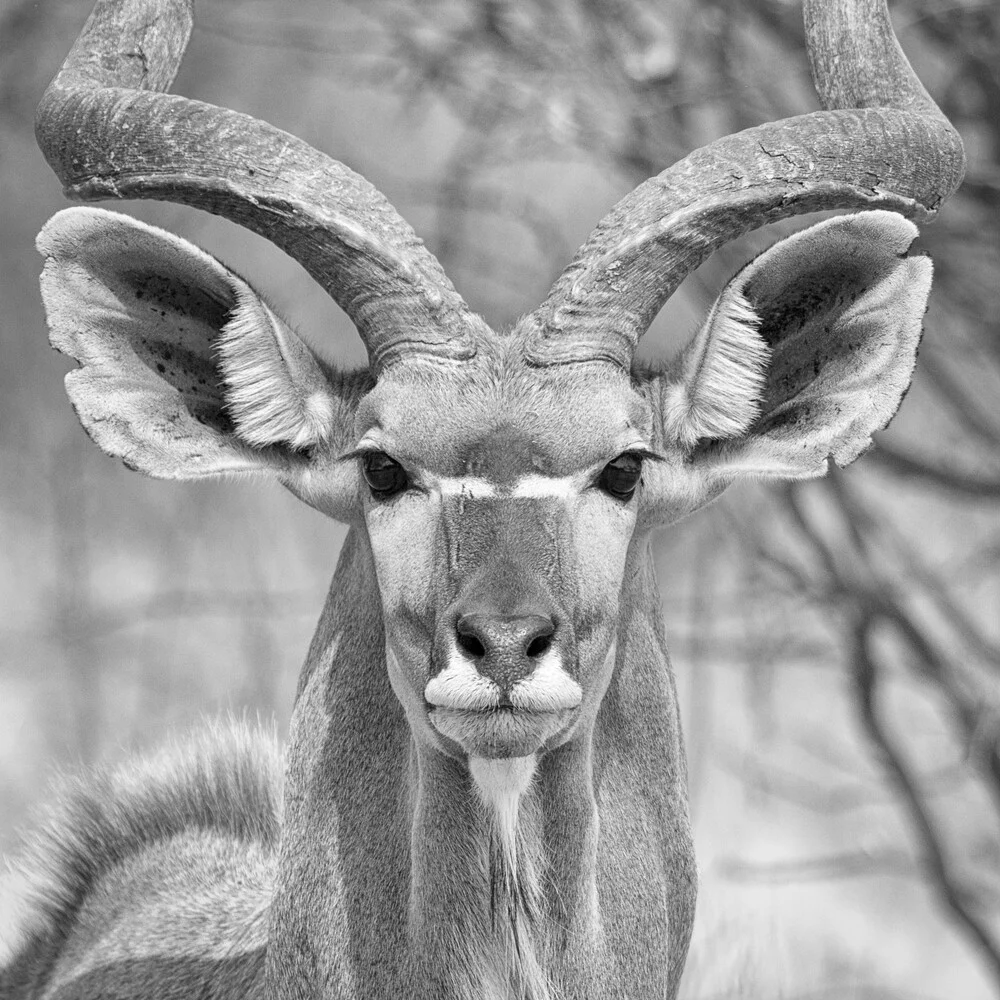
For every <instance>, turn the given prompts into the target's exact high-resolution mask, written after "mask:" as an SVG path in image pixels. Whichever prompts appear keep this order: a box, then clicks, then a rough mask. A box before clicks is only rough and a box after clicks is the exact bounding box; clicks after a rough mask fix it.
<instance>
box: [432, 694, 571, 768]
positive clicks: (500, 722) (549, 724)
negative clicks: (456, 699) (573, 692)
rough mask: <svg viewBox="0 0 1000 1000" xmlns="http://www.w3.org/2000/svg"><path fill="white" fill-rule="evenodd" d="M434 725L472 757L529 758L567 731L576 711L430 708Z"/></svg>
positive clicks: (510, 706)
mask: <svg viewBox="0 0 1000 1000" xmlns="http://www.w3.org/2000/svg"><path fill="white" fill-rule="evenodd" d="M427 707H428V708H429V709H430V721H431V725H433V726H434V728H435V729H436V730H437V731H438V732H439V733H440V734H441V735H442V736H444V737H446V738H447V739H449V740H453V741H454V742H455V743H457V744H458V745H459V746H460V747H462V749H463V750H464V751H465V752H466V753H467V754H468V755H469V756H470V757H489V758H506V757H527V756H528V755H529V754H533V753H536V752H537V751H539V750H541V749H542V748H543V746H544V745H545V743H546V742H548V741H549V740H551V739H552V737H554V736H556V735H558V734H559V733H560V732H561V731H564V730H565V729H567V728H568V727H569V725H570V723H571V722H572V721H573V718H574V717H575V715H576V711H575V710H574V709H561V710H557V711H541V712H534V711H527V710H525V709H520V708H515V707H514V706H512V705H502V706H497V707H493V708H488V709H482V710H469V709H460V708H444V707H441V706H434V705H428V706H427Z"/></svg>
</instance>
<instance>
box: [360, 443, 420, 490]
mask: <svg viewBox="0 0 1000 1000" xmlns="http://www.w3.org/2000/svg"><path fill="white" fill-rule="evenodd" d="M361 470H362V472H363V473H364V476H365V482H366V483H368V486H369V487H370V489H371V491H372V496H373V497H375V498H376V499H378V500H387V499H388V498H389V497H391V496H395V495H396V494H397V493H401V492H402V491H403V490H405V489H406V487H407V485H408V483H409V480H408V479H407V478H406V470H405V469H404V468H403V467H402V466H401V465H400V464H399V462H397V461H396V460H395V459H394V458H390V457H389V456H388V455H387V454H386V453H385V452H384V451H368V452H365V454H364V455H362V457H361Z"/></svg>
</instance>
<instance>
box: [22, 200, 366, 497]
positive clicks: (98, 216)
mask: <svg viewBox="0 0 1000 1000" xmlns="http://www.w3.org/2000/svg"><path fill="white" fill-rule="evenodd" d="M38 249H39V251H40V252H41V253H42V254H43V255H44V257H45V268H44V270H43V272H42V280H41V286H42V298H43V300H44V303H45V312H46V317H47V319H48V324H49V329H50V339H51V342H52V345H53V347H55V348H57V349H58V350H60V351H62V352H63V353H65V354H68V355H70V356H71V357H73V358H75V359H76V360H77V361H78V362H79V363H80V368H79V369H77V370H75V371H72V372H70V373H69V374H68V375H67V376H66V390H67V392H68V393H69V397H70V400H71V401H72V403H73V406H74V408H75V409H76V412H77V415H78V416H79V418H80V421H81V423H82V424H83V426H84V427H85V428H86V430H87V432H88V433H89V434H90V436H91V437H92V438H93V439H94V441H95V442H96V443H97V444H98V445H99V446H100V447H101V448H102V449H103V450H104V451H105V452H107V453H108V454H109V455H113V456H116V457H119V458H121V459H122V460H123V461H124V462H125V464H126V465H128V466H129V467H131V468H135V469H138V470H139V471H141V472H145V473H147V474H149V475H151V476H157V477H160V478H166V479H198V478H202V477H204V476H213V475H218V474H222V473H232V472H272V473H277V474H278V475H279V476H283V477H285V478H288V477H289V476H290V475H293V474H294V472H295V471H296V469H297V468H298V467H300V466H303V465H304V464H305V463H306V462H307V458H306V456H305V454H304V450H305V449H308V448H309V447H311V446H316V445H320V444H323V443H324V442H330V443H331V445H332V446H333V447H337V446H338V440H337V439H339V438H343V442H342V443H343V445H344V449H343V450H346V447H347V439H348V437H349V435H350V434H351V432H352V428H353V409H354V406H355V405H356V401H357V398H356V397H357V395H358V393H357V391H353V390H355V389H356V387H354V386H352V384H351V381H350V380H344V379H339V378H337V377H336V376H335V375H334V374H333V373H332V372H330V371H329V370H328V369H326V368H325V367H324V366H323V365H321V363H320V362H319V361H318V360H317V358H316V357H315V356H314V355H313V353H312V352H311V351H310V350H309V348H308V347H306V345H305V344H304V343H303V342H302V341H301V340H300V339H299V338H298V337H297V336H296V335H295V334H294V333H293V332H292V331H291V330H290V329H289V328H288V327H287V326H286V325H285V324H284V323H283V322H282V321H281V320H280V319H279V318H278V317H277V316H276V315H275V314H274V313H273V312H272V311H271V309H269V308H268V306H267V305H266V304H265V303H264V302H263V301H262V300H261V299H260V297H259V296H258V295H257V294H256V293H255V292H254V291H253V289H252V288H250V286H249V285H248V284H247V283H246V282H245V281H243V279H242V278H240V277H238V276H237V275H235V274H233V272H232V271H230V270H229V269H228V268H226V267H224V266H223V265H222V264H220V263H219V262H218V261H217V260H215V258H214V257H211V256H210V255H209V254H207V253H205V252H203V251H202V250H199V249H198V248H197V247H195V246H193V245H192V244H190V243H188V242H186V241H185V240H182V239H180V238H179V237H177V236H173V235H171V234H170V233H167V232H164V231H163V230H161V229H155V228H154V227H152V226H147V225H145V224H144V223H142V222H138V221H137V220H135V219H131V218H129V217H128V216H125V215H119V214H117V213H114V212H107V211H104V210H102V209H95V208H71V209H66V210H65V211H62V212H59V213H58V214H57V215H55V216H54V217H53V218H52V219H50V220H49V222H48V223H47V224H46V226H45V228H44V229H43V230H42V231H41V233H40V234H39V236H38ZM354 381H355V382H356V381H357V380H354Z"/></svg>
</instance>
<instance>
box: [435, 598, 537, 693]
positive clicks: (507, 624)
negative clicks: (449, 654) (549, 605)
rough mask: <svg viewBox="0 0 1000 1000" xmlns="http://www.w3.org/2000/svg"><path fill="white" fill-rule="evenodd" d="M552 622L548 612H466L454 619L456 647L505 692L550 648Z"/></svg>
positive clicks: (525, 674) (534, 665)
mask: <svg viewBox="0 0 1000 1000" xmlns="http://www.w3.org/2000/svg"><path fill="white" fill-rule="evenodd" d="M555 632H556V626H555V622H554V621H553V620H552V619H551V618H549V617H548V616H547V615H491V614H466V615H462V616H461V617H460V618H459V619H458V621H457V622H456V623H455V638H456V641H457V643H458V648H459V649H461V650H462V651H463V652H464V653H465V655H466V656H467V657H469V659H471V660H472V661H473V663H474V664H475V666H476V669H477V670H478V671H479V672H480V673H481V674H482V675H483V676H484V677H489V678H490V679H491V680H494V681H496V683H497V685H498V686H499V687H500V690H501V691H503V692H504V694H505V695H506V693H507V692H508V691H509V690H510V687H511V685H513V684H514V682H515V681H518V680H520V679H521V678H522V677H528V676H529V675H530V674H531V673H532V672H533V671H534V670H535V668H536V667H537V666H538V660H539V658H540V657H541V656H542V655H543V654H544V653H545V652H546V651H547V650H549V649H550V648H551V646H552V642H553V636H554V635H555Z"/></svg>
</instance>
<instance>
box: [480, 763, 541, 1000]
mask: <svg viewBox="0 0 1000 1000" xmlns="http://www.w3.org/2000/svg"><path fill="white" fill-rule="evenodd" d="M535 764H536V761H535V758H534V757H533V756H531V757H512V758H507V759H503V760H492V759H485V758H481V757H473V758H471V759H470V761H469V770H470V773H471V774H472V780H473V784H474V786H475V789H476V795H477V797H478V798H479V801H480V803H481V805H482V807H483V810H484V812H485V814H486V820H487V823H488V826H489V845H488V852H489V853H488V864H489V870H488V873H487V874H488V878H489V889H490V930H491V932H492V938H493V940H492V942H491V943H492V946H493V948H492V950H493V951H494V954H495V955H496V959H497V964H498V965H499V968H498V969H497V971H498V972H499V973H500V976H501V977H502V978H501V981H503V982H506V983H508V984H509V987H508V992H506V993H503V994H501V996H502V997H503V998H504V1000H508V998H509V1000H554V993H553V991H552V988H551V986H550V984H549V982H548V977H547V976H546V975H545V973H544V972H543V971H542V968H541V966H540V965H539V962H538V955H537V946H538V936H539V930H540V925H541V897H542V892H541V857H540V854H541V851H540V843H539V839H538V838H537V837H530V836H528V834H527V829H526V828H527V827H530V826H531V825H536V826H537V824H531V823H530V822H526V821H530V819H531V818H533V817H531V813H533V812H537V802H536V800H535V796H534V794H533V790H532V784H533V779H534V775H535Z"/></svg>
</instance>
